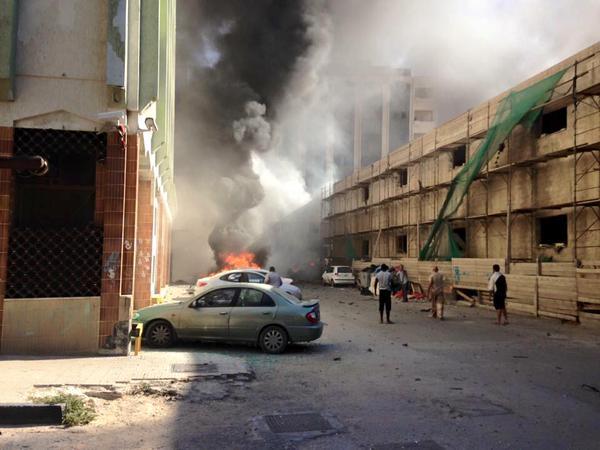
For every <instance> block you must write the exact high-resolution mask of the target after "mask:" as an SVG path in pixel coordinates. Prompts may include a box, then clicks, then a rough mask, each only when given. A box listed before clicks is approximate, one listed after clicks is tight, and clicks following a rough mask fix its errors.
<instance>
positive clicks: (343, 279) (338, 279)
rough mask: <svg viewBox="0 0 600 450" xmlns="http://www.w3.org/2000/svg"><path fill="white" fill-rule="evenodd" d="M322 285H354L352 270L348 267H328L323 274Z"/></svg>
mask: <svg viewBox="0 0 600 450" xmlns="http://www.w3.org/2000/svg"><path fill="white" fill-rule="evenodd" d="M322 278H323V284H330V285H331V286H337V285H340V284H346V285H354V284H355V282H356V280H355V279H354V274H353V273H352V268H351V267H348V266H329V267H327V268H326V269H325V272H323V277H322Z"/></svg>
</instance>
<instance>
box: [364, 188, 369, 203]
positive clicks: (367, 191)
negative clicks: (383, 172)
mask: <svg viewBox="0 0 600 450" xmlns="http://www.w3.org/2000/svg"><path fill="white" fill-rule="evenodd" d="M363 201H364V202H365V203H367V202H368V201H369V186H365V187H364V188H363Z"/></svg>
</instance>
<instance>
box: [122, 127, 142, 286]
mask: <svg viewBox="0 0 600 450" xmlns="http://www.w3.org/2000/svg"><path fill="white" fill-rule="evenodd" d="M139 145H140V138H139V136H138V135H137V134H134V135H129V136H128V138H127V159H126V171H125V213H124V220H123V224H124V229H123V235H124V241H123V260H122V281H121V294H123V295H131V294H133V271H134V267H133V265H134V262H135V261H134V259H135V227H136V220H137V218H136V214H137V189H138V153H139Z"/></svg>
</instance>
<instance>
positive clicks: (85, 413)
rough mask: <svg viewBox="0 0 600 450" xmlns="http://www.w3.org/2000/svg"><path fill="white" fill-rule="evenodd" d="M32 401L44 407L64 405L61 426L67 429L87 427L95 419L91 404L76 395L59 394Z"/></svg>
mask: <svg viewBox="0 0 600 450" xmlns="http://www.w3.org/2000/svg"><path fill="white" fill-rule="evenodd" d="M33 401H34V402H36V403H44V404H46V405H58V404H64V405H65V411H64V414H63V425H65V426H67V427H74V426H77V425H87V424H88V423H90V422H91V421H92V420H94V419H95V418H96V410H95V408H94V406H93V404H92V403H91V402H90V401H88V402H86V401H85V400H84V399H83V398H82V397H80V396H77V395H73V394H64V393H61V394H56V395H49V396H46V397H38V398H34V399H33Z"/></svg>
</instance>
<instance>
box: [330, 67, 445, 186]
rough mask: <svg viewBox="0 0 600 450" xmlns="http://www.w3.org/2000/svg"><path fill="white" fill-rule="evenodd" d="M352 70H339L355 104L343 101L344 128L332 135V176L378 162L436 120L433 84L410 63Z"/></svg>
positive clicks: (340, 120) (339, 118) (340, 116)
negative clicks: (415, 72) (405, 66)
mask: <svg viewBox="0 0 600 450" xmlns="http://www.w3.org/2000/svg"><path fill="white" fill-rule="evenodd" d="M348 72H350V71H348ZM351 73H352V75H351V76H346V75H337V74H336V75H335V76H336V77H338V79H339V80H342V81H343V82H342V83H339V84H338V85H340V86H343V89H344V90H345V91H346V93H350V95H351V97H349V98H348V101H349V102H354V105H352V106H348V105H341V106H340V107H339V109H340V113H339V114H337V115H336V118H337V125H338V129H339V130H340V133H339V134H338V135H337V136H335V137H329V138H328V145H327V153H328V154H327V156H326V158H325V164H326V172H327V174H328V176H329V177H330V178H331V179H340V178H343V177H345V176H347V175H349V174H351V173H352V172H353V171H355V170H358V169H360V168H361V167H364V166H368V165H369V164H372V163H374V162H375V161H377V160H379V159H381V158H382V157H384V156H385V155H387V154H388V153H389V152H390V151H393V150H395V149H397V148H398V147H400V146H402V145H403V144H406V143H407V142H409V141H410V140H412V139H415V138H418V137H420V136H422V135H424V134H425V133H427V132H428V131H430V130H432V129H433V128H434V127H435V123H436V111H435V108H434V105H433V95H432V89H431V87H430V86H429V84H428V83H427V80H426V79H425V78H422V77H414V76H412V74H411V71H410V69H392V68H387V67H370V68H368V69H366V70H362V71H360V70H359V71H357V70H353V71H352V72H351ZM334 85H335V83H334ZM340 134H341V136H340ZM330 181H331V180H330Z"/></svg>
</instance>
